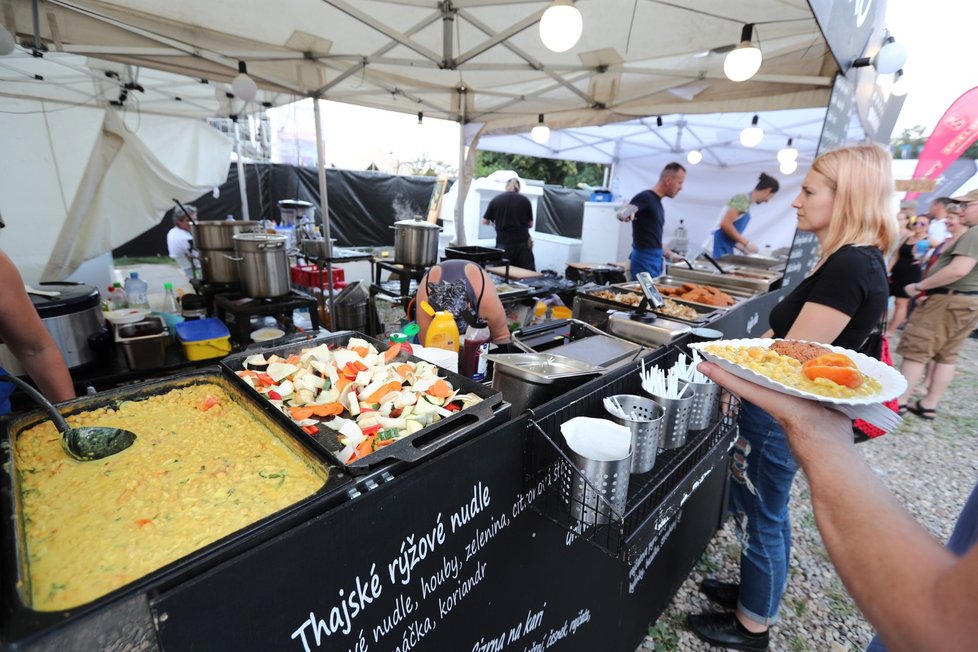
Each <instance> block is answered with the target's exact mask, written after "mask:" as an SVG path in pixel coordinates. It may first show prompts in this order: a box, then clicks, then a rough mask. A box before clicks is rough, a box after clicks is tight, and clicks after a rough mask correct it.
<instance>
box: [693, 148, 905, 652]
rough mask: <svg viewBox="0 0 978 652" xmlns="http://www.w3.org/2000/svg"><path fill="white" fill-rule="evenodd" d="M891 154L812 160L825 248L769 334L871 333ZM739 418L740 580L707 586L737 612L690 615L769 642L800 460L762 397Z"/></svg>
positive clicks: (813, 201) (809, 191)
mask: <svg viewBox="0 0 978 652" xmlns="http://www.w3.org/2000/svg"><path fill="white" fill-rule="evenodd" d="M891 164H892V161H891V159H890V155H889V154H888V153H887V152H886V151H885V150H883V149H882V148H880V147H877V146H875V145H858V146H855V147H843V148H840V149H837V150H833V151H831V152H829V153H827V154H823V155H822V156H819V157H818V158H817V159H815V162H814V163H812V167H811V168H810V169H809V171H808V174H806V175H805V179H804V181H803V182H802V186H801V192H800V193H799V194H798V197H797V198H796V199H795V201H794V202H793V203H792V206H794V208H795V209H796V210H797V214H798V230H800V231H807V232H809V233H813V234H815V237H816V238H817V239H818V242H819V245H820V247H821V255H822V257H821V259H820V260H819V261H818V263H817V264H816V265H815V268H814V269H813V271H812V272H811V274H810V275H809V276H808V277H806V278H805V279H804V280H803V281H802V282H801V283H800V284H798V285H797V286H796V287H795V288H794V289H793V290H792V291H791V292H790V293H789V294H788V295H787V296H786V297H785V298H784V299H783V300H782V301H781V303H779V304H778V305H777V306H775V307H774V308H773V309H772V310H771V314H770V318H769V321H770V324H771V330H769V331H768V332H767V333H766V334H765V335H763V337H772V336H773V337H776V338H788V339H794V340H807V341H810V342H821V343H826V344H834V345H836V346H842V347H846V348H849V349H856V350H858V349H860V348H861V347H862V346H863V344H864V343H866V342H867V340H868V339H869V335H870V334H871V333H872V331H873V330H874V329H875V328H876V327H877V326H878V325H879V323H880V318H881V317H882V316H883V313H884V311H885V310H886V304H887V299H888V282H887V275H886V262H885V260H884V257H883V252H885V251H889V249H890V246H891V244H892V243H893V241H894V239H895V237H896V229H897V227H896V220H895V219H894V216H893V213H892V212H891V210H890V202H889V200H890V196H891V195H892V193H893V180H892V177H891V173H890V166H891ZM738 426H739V432H740V436H739V437H738V439H737V441H736V443H735V448H734V456H733V460H734V462H733V466H732V469H731V482H730V504H729V505H728V510H729V511H730V512H732V513H733V514H734V515H735V522H736V524H737V528H738V530H739V533H740V536H741V541H742V546H743V547H742V549H741V553H740V583H739V584H732V583H729V582H720V581H717V580H715V579H712V578H710V579H707V580H704V582H703V583H702V584H701V586H700V589H701V590H702V591H703V593H705V594H706V596H707V597H708V598H710V599H711V600H712V601H714V602H716V603H717V604H719V605H721V606H722V607H726V608H728V609H731V610H732V612H722V613H708V614H696V615H690V616H688V617H687V623H688V625H689V627H690V629H691V630H692V631H693V633H694V634H696V636H698V637H699V638H701V639H702V640H704V641H706V642H707V643H710V644H711V645H715V646H717V647H727V648H733V649H738V650H766V649H767V646H768V642H769V633H768V628H769V627H770V626H771V625H773V624H775V623H776V622H777V620H778V611H779V607H780V602H781V597H782V596H783V595H784V591H785V588H786V586H787V582H788V565H789V563H790V560H791V520H790V518H789V516H788V499H789V497H790V496H791V484H792V483H793V482H794V479H795V475H796V474H797V472H798V462H797V461H796V460H795V459H794V457H792V455H791V452H790V451H789V450H788V440H787V438H786V436H785V432H784V430H782V429H781V427H780V426H779V425H778V423H777V421H776V420H775V418H774V417H773V416H772V415H770V414H768V413H767V412H766V411H764V409H763V408H762V407H761V406H758V405H754V404H752V403H749V402H746V401H745V402H743V403H742V405H741V409H740V415H739V421H738ZM852 437H853V435H852V429H851V425H850V426H849V438H850V440H852Z"/></svg>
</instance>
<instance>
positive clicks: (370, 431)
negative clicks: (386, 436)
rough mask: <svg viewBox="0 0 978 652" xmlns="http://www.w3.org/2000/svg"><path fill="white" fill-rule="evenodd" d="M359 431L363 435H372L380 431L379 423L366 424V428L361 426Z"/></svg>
mask: <svg viewBox="0 0 978 652" xmlns="http://www.w3.org/2000/svg"><path fill="white" fill-rule="evenodd" d="M360 432H362V433H363V434H364V435H366V436H368V437H369V436H370V435H374V434H376V433H378V432H380V424H379V423H375V424H374V425H372V426H367V427H366V428H361V429H360Z"/></svg>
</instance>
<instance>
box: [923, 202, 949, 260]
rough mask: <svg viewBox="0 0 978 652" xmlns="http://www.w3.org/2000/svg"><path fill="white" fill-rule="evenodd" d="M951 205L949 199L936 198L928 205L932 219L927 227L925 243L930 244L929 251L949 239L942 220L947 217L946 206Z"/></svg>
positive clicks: (945, 225)
mask: <svg viewBox="0 0 978 652" xmlns="http://www.w3.org/2000/svg"><path fill="white" fill-rule="evenodd" d="M953 203H954V202H953V201H952V200H951V198H950V197H938V198H937V199H935V200H934V201H932V202H931V204H930V214H931V216H932V217H931V220H930V226H928V227H927V242H928V243H930V248H931V249H933V248H935V247H937V246H938V245H939V244H941V243H942V242H944V241H945V240H947V239H948V238H950V237H951V233H950V231H948V230H947V223H946V222H945V221H944V218H946V217H947V207H948V204H953Z"/></svg>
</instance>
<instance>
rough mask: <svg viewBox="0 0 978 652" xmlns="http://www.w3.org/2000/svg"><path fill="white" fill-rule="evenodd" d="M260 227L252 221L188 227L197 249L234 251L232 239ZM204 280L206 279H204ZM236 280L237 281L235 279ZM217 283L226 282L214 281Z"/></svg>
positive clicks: (198, 224) (198, 222) (206, 223)
mask: <svg viewBox="0 0 978 652" xmlns="http://www.w3.org/2000/svg"><path fill="white" fill-rule="evenodd" d="M259 227H260V225H259V223H258V222H253V221H247V220H242V221H227V222H225V221H218V220H210V221H204V222H201V221H197V222H195V223H193V224H191V225H190V232H191V233H192V234H193V236H194V246H195V247H196V248H198V249H208V250H209V249H224V250H226V251H233V250H234V240H232V238H233V237H234V236H235V235H237V234H239V233H251V232H252V231H257V230H258V229H259ZM205 280H206V277H205ZM235 280H237V279H235ZM216 282H218V283H222V282H226V281H216Z"/></svg>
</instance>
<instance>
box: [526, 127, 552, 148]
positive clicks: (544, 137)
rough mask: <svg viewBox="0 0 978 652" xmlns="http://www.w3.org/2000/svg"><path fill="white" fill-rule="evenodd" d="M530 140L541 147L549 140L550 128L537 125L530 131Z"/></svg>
mask: <svg viewBox="0 0 978 652" xmlns="http://www.w3.org/2000/svg"><path fill="white" fill-rule="evenodd" d="M530 138H532V139H533V142H535V143H537V144H538V145H543V144H544V143H546V142H547V141H548V140H550V127H548V126H547V125H537V126H536V127H534V128H533V129H531V130H530Z"/></svg>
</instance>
